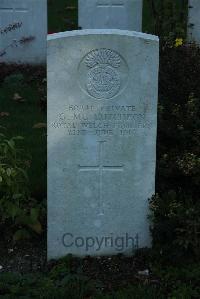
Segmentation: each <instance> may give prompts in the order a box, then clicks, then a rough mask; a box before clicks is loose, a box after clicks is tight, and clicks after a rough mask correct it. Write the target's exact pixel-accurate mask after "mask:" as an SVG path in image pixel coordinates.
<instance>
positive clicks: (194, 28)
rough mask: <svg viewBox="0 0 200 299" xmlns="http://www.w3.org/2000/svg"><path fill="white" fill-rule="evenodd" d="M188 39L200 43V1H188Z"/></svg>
mask: <svg viewBox="0 0 200 299" xmlns="http://www.w3.org/2000/svg"><path fill="white" fill-rule="evenodd" d="M188 4H189V8H188V41H190V42H196V43H200V1H199V0H189V2H188Z"/></svg>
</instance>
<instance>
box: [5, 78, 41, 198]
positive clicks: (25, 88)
mask: <svg viewBox="0 0 200 299" xmlns="http://www.w3.org/2000/svg"><path fill="white" fill-rule="evenodd" d="M17 76H19V77H21V76H22V75H17ZM7 79H8V77H7ZM22 79H23V77H22ZM7 81H8V82H7V83H3V84H2V85H1V86H0V113H1V112H7V113H8V114H9V115H8V116H6V115H5V116H3V117H0V125H1V126H3V127H5V128H6V130H5V131H4V132H5V133H6V135H8V136H9V137H13V136H19V135H20V136H23V137H24V138H25V139H24V141H23V145H24V149H25V151H26V152H27V153H28V154H30V162H31V163H30V169H29V177H30V185H31V191H32V194H33V196H35V197H36V198H40V199H42V198H44V197H45V196H46V128H40V129H34V128H33V126H34V125H35V124H38V123H46V113H45V112H42V111H41V109H40V107H39V100H40V93H39V91H38V87H37V86H36V84H35V82H32V83H30V82H29V83H26V82H25V81H24V80H22V81H21V80H16V78H15V77H13V79H8V80H7ZM15 93H18V94H19V96H21V97H22V102H20V101H16V100H14V94H15Z"/></svg>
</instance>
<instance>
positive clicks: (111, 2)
mask: <svg viewBox="0 0 200 299" xmlns="http://www.w3.org/2000/svg"><path fill="white" fill-rule="evenodd" d="M123 6H124V0H98V1H97V7H123Z"/></svg>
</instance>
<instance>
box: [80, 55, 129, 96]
mask: <svg viewBox="0 0 200 299" xmlns="http://www.w3.org/2000/svg"><path fill="white" fill-rule="evenodd" d="M125 67H126V69H127V66H126V64H125V62H124V60H123V59H122V58H121V56H120V55H119V54H118V53H117V52H115V51H113V50H111V49H96V50H93V51H91V52H90V53H88V54H87V55H86V56H85V57H84V59H83V61H81V67H80V68H81V69H82V71H83V72H84V73H85V74H84V75H83V73H82V74H81V77H82V80H80V81H81V83H82V84H81V87H83V88H84V89H85V90H86V91H87V93H88V94H89V95H90V96H91V97H93V98H96V99H99V100H100V99H102V100H103V99H111V98H113V97H115V96H116V95H117V94H118V93H119V92H120V90H121V89H122V87H123V79H124V78H122V76H121V70H122V69H123V68H125ZM125 73H126V72H123V74H125ZM127 73H128V71H127ZM83 78H84V79H83ZM83 81H84V82H83Z"/></svg>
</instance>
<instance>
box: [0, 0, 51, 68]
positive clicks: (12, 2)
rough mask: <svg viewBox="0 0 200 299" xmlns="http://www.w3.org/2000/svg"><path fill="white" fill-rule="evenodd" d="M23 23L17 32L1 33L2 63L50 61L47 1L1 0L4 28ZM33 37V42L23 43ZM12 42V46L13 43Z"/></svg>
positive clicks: (0, 13) (0, 57)
mask: <svg viewBox="0 0 200 299" xmlns="http://www.w3.org/2000/svg"><path fill="white" fill-rule="evenodd" d="M13 23H22V24H21V26H20V28H18V29H16V30H14V31H8V32H7V33H1V34H0V53H2V52H4V50H5V52H6V54H5V55H2V56H0V62H9V63H43V62H45V61H46V38H47V1H46V0H1V1H0V29H1V31H3V30H4V29H5V28H8V27H9V25H10V24H13ZM27 38H30V40H31V41H30V42H28V41H27V42H19V41H20V40H21V41H22V40H25V39H27ZM11 44H12V46H11Z"/></svg>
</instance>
